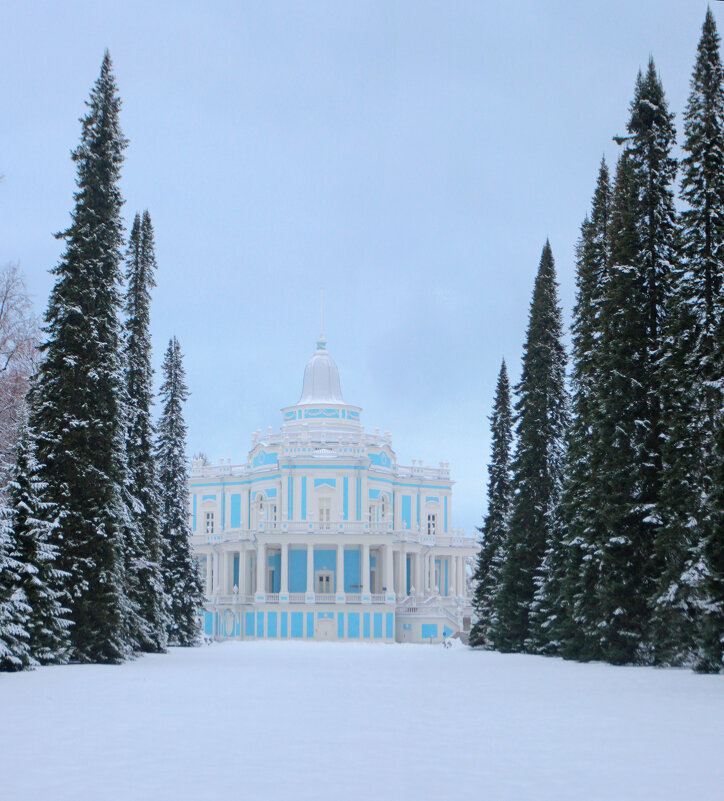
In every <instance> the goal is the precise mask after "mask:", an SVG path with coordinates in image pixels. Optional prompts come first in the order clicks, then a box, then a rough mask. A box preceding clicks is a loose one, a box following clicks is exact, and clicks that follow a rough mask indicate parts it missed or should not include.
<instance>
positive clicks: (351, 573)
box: [344, 548, 362, 592]
mask: <svg viewBox="0 0 724 801" xmlns="http://www.w3.org/2000/svg"><path fill="white" fill-rule="evenodd" d="M360 576H361V574H360V559H359V548H354V549H348V548H345V551H344V591H345V592H362V587H361V586H360V585H361V584H362V581H361V579H360Z"/></svg>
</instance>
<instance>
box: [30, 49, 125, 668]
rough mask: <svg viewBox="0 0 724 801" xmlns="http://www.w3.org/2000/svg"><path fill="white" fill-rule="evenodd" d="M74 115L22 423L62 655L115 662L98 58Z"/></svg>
mask: <svg viewBox="0 0 724 801" xmlns="http://www.w3.org/2000/svg"><path fill="white" fill-rule="evenodd" d="M87 106H88V111H87V113H86V115H85V116H84V117H83V119H82V121H81V122H82V131H81V141H80V144H79V146H78V147H77V148H76V150H75V151H74V152H73V161H74V162H75V164H76V167H77V186H78V189H77V191H76V193H75V208H74V210H73V212H72V215H71V224H70V227H69V228H68V229H67V230H66V231H64V232H63V233H61V234H59V237H60V238H62V239H63V240H64V241H65V250H64V253H63V256H62V257H61V259H60V262H59V263H58V265H57V266H56V267H55V268H54V270H53V274H54V275H55V285H54V287H53V290H52V292H51V295H50V300H49V303H48V309H47V312H46V314H45V329H44V330H45V333H46V337H47V339H46V341H45V343H44V344H43V345H42V346H41V353H42V360H41V363H40V366H39V368H38V372H37V374H36V376H35V377H34V380H33V385H32V388H31V393H30V395H31V428H32V430H33V433H34V436H35V438H36V443H37V458H38V462H39V463H40V464H41V469H40V479H41V480H42V481H43V483H45V484H46V495H47V500H48V501H49V502H50V503H52V504H53V509H54V512H53V514H54V515H57V518H58V525H57V526H56V527H55V528H54V529H53V540H54V544H55V545H56V546H57V547H58V551H59V559H58V563H59V564H58V566H59V568H60V569H61V570H63V571H64V572H66V573H67V574H69V578H68V589H69V596H70V617H71V620H72V622H73V626H72V628H71V630H70V636H71V644H72V658H73V659H76V660H78V661H81V662H119V661H121V660H123V659H125V658H126V657H127V656H128V655H129V653H130V649H131V646H130V644H129V632H128V626H129V623H128V621H129V618H130V616H131V614H132V609H131V605H130V603H129V601H128V597H127V595H126V591H125V587H126V576H125V570H124V558H125V557H124V552H125V544H124V531H125V530H126V528H127V527H128V526H129V525H131V523H132V521H131V519H130V513H129V510H128V507H127V504H126V503H125V501H124V489H123V488H124V484H125V465H124V461H125V454H124V434H125V416H124V409H123V367H122V359H121V350H120V322H119V309H120V305H121V298H120V292H119V283H120V278H121V274H120V263H121V260H122V247H123V223H122V220H121V206H122V204H123V200H122V198H121V193H120V189H119V185H118V184H119V178H120V170H121V165H122V163H123V150H124V149H125V147H126V140H125V138H124V137H123V134H122V132H121V128H120V124H119V119H118V116H119V111H120V106H121V101H120V98H119V97H118V92H117V89H116V82H115V78H114V76H113V72H112V65H111V59H110V56H109V54H108V52H106V54H105V56H104V58H103V63H102V65H101V71H100V75H99V77H98V79H97V81H96V83H95V85H94V86H93V89H92V90H91V94H90V99H89V101H88V102H87Z"/></svg>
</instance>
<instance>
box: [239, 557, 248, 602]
mask: <svg viewBox="0 0 724 801" xmlns="http://www.w3.org/2000/svg"><path fill="white" fill-rule="evenodd" d="M244 595H246V551H245V550H244V548H239V597H240V598H243V597H244Z"/></svg>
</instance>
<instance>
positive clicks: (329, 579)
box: [314, 570, 334, 595]
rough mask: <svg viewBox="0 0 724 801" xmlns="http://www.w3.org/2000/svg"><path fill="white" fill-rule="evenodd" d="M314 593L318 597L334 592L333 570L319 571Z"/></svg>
mask: <svg viewBox="0 0 724 801" xmlns="http://www.w3.org/2000/svg"><path fill="white" fill-rule="evenodd" d="M314 591H315V592H316V593H317V595H327V594H329V593H332V592H334V573H332V571H331V570H317V572H316V573H315V574H314Z"/></svg>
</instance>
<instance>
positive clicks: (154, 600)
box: [125, 211, 168, 652]
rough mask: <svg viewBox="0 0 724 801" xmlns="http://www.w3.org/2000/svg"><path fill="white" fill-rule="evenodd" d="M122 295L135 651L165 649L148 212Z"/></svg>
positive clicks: (134, 238)
mask: <svg viewBox="0 0 724 801" xmlns="http://www.w3.org/2000/svg"><path fill="white" fill-rule="evenodd" d="M127 264H128V272H127V281H128V289H127V294H126V315H127V319H126V331H125V366H126V402H127V434H126V453H127V470H128V490H129V493H130V496H131V497H132V498H134V499H135V501H136V504H135V506H134V509H133V516H134V522H135V526H133V527H132V528H131V532H132V533H133V536H132V539H131V541H130V542H129V544H128V548H127V565H128V568H129V570H131V571H132V572H133V575H134V577H135V582H134V584H133V585H131V586H132V588H133V589H132V596H131V599H132V600H133V601H134V602H135V606H136V608H137V609H138V617H139V619H140V626H139V630H138V632H137V637H138V647H139V648H140V650H142V651H152V652H154V651H155V652H159V651H163V650H165V647H166V641H167V636H168V634H167V628H168V620H167V599H166V597H165V591H164V584H163V576H162V566H161V561H162V549H161V532H160V525H161V524H160V501H159V496H158V478H157V475H156V463H155V459H154V453H153V449H154V436H155V433H154V426H153V422H152V420H151V404H152V402H153V387H152V380H153V369H152V367H151V336H150V331H149V326H150V304H151V288H152V287H153V286H155V280H154V272H155V270H156V256H155V245H154V237H153V226H152V224H151V217H150V215H149V213H148V211H146V212H144V214H143V218H142V219H141V216H140V215H138V214H137V215H136V218H135V220H134V223H133V227H132V229H131V235H130V239H129V248H128V258H127Z"/></svg>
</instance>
